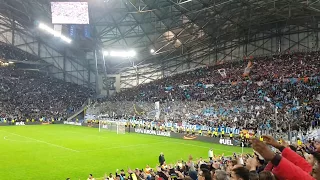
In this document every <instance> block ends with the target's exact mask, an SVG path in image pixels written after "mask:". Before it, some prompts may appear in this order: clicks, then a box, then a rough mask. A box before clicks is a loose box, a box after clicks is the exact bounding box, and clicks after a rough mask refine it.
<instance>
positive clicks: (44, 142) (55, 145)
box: [3, 131, 80, 152]
mask: <svg viewBox="0 0 320 180" xmlns="http://www.w3.org/2000/svg"><path fill="white" fill-rule="evenodd" d="M3 132H6V131H3ZM6 133H9V132H6ZM9 134H13V135H15V136H20V137H23V138H26V139H31V140H33V141H36V142H40V143H43V144H47V145H50V146H54V147H59V148H62V149H66V150H69V151H73V152H80V151H78V150H74V149H71V148H67V147H64V146H60V145H57V144H52V143H48V142H46V141H41V140H38V139H34V138H31V137H27V136H22V135H19V134H15V133H9Z"/></svg>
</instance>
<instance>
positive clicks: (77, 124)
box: [63, 121, 82, 126]
mask: <svg viewBox="0 0 320 180" xmlns="http://www.w3.org/2000/svg"><path fill="white" fill-rule="evenodd" d="M63 124H68V125H75V126H81V125H82V123H76V122H69V121H64V122H63Z"/></svg>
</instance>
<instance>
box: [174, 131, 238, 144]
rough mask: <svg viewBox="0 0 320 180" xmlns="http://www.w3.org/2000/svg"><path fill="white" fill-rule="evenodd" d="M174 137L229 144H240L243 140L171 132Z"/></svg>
mask: <svg viewBox="0 0 320 180" xmlns="http://www.w3.org/2000/svg"><path fill="white" fill-rule="evenodd" d="M170 137H172V138H177V139H184V140H196V141H202V142H209V143H215V144H224V145H228V146H239V145H240V143H241V142H239V141H236V140H231V139H224V138H215V137H209V136H198V135H191V134H189V135H188V134H181V133H173V132H171V136H170Z"/></svg>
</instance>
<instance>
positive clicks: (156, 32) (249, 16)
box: [0, 0, 320, 73]
mask: <svg viewBox="0 0 320 180" xmlns="http://www.w3.org/2000/svg"><path fill="white" fill-rule="evenodd" d="M49 3H50V2H49V1H48V0H27V1H26V0H0V7H1V8H0V13H3V14H7V15H10V17H14V19H15V20H16V21H18V22H19V23H21V24H22V25H23V26H25V27H32V26H33V23H34V21H36V20H37V21H45V22H50V7H49ZM89 13H90V22H91V23H90V24H91V26H92V28H93V29H94V33H93V34H94V39H93V41H94V43H93V44H92V45H91V47H94V48H100V49H101V48H103V49H134V50H135V51H136V52H137V54H138V56H137V57H136V58H133V59H131V60H117V59H108V60H107V68H108V70H107V71H108V72H109V73H119V72H124V71H126V70H128V69H130V68H131V69H132V67H133V66H134V67H139V68H144V67H148V68H151V67H152V70H153V71H161V70H164V69H169V68H171V69H172V70H170V72H174V68H175V67H177V68H178V67H179V66H180V65H181V64H185V63H195V64H196V65H197V66H204V65H207V64H205V63H203V60H202V59H204V58H206V57H207V56H209V55H210V54H212V53H214V52H215V53H217V52H220V53H221V54H224V50H225V49H226V48H233V47H236V46H237V45H239V44H244V43H250V41H251V39H252V38H251V37H252V36H254V35H256V34H258V33H261V32H263V33H264V36H263V37H259V38H260V39H267V38H270V37H272V36H273V35H275V34H277V33H285V32H276V31H274V27H286V26H287V27H289V26H290V25H299V26H305V27H307V28H309V29H310V28H314V29H317V30H319V28H318V27H317V26H315V27H313V26H310V24H312V23H307V22H313V21H315V20H318V19H319V15H320V0H94V1H91V0H90V1H89ZM296 31H298V30H296ZM290 33H294V30H291V31H290ZM256 39H257V38H255V40H256ZM257 48H259V47H258V46H257ZM151 49H153V50H154V54H152V53H151V52H150V51H151ZM87 50H88V49H86V51H87ZM270 53H273V52H270ZM224 56H228V54H224ZM240 58H242V57H239V59H240ZM222 59H223V58H222ZM172 62H174V63H172ZM101 63H102V62H101Z"/></svg>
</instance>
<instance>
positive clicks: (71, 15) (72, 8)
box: [51, 2, 89, 24]
mask: <svg viewBox="0 0 320 180" xmlns="http://www.w3.org/2000/svg"><path fill="white" fill-rule="evenodd" d="M51 13H52V24H89V6H88V2H51Z"/></svg>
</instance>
